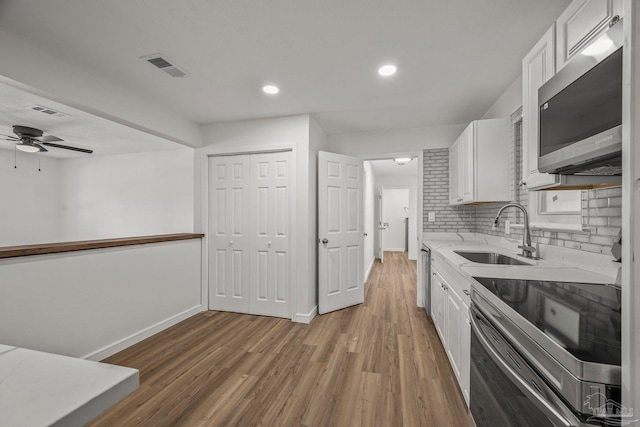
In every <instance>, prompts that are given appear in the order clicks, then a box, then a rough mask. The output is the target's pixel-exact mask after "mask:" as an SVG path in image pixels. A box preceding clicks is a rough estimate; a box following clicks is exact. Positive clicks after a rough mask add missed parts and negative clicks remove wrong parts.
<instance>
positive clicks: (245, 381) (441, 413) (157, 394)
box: [89, 252, 473, 427]
mask: <svg viewBox="0 0 640 427" xmlns="http://www.w3.org/2000/svg"><path fill="white" fill-rule="evenodd" d="M415 282H416V263H415V261H409V260H408V259H407V254H406V253H402V252H387V253H385V263H384V264H380V263H379V262H378V261H376V263H375V264H374V267H373V269H372V271H371V274H370V276H369V279H368V281H367V282H366V284H365V303H364V304H362V305H359V306H355V307H350V308H347V309H344V310H340V311H337V312H333V313H330V314H326V315H323V316H317V317H316V318H315V319H314V320H313V321H312V323H311V324H310V325H303V324H297V323H293V322H290V321H289V320H284V319H276V318H268V317H258V316H250V315H244V314H236V313H224V312H204V313H200V314H198V315H196V316H193V317H191V318H190V319H187V320H185V321H183V322H181V323H179V324H178V325H175V326H174V327H172V328H170V329H167V330H165V331H163V332H161V333H159V334H157V335H155V336H153V337H151V338H148V339H147V340H145V341H142V342H141V343H139V344H137V345H135V346H132V347H130V348H128V349H126V350H124V351H122V352H120V353H118V354H116V355H114V356H112V357H110V358H108V359H106V360H105V362H108V363H113V364H117V365H123V366H129V367H134V368H137V369H139V370H140V387H139V389H138V390H136V391H135V392H134V393H132V394H131V395H130V396H129V397H127V398H126V399H124V400H123V401H121V402H120V403H119V404H118V405H116V406H114V407H113V408H111V409H110V410H109V411H107V412H105V413H104V414H103V415H102V416H100V417H99V418H97V419H96V420H94V421H93V422H92V423H90V424H89V425H91V426H134V425H136V426H229V425H237V426H250V425H264V426H349V427H351V426H403V425H404V426H451V427H457V426H473V421H472V420H471V417H470V415H469V413H468V411H467V409H466V405H465V404H464V401H463V398H462V394H461V393H460V391H459V389H458V387H457V383H456V380H455V377H454V375H453V372H452V370H451V368H450V367H449V364H448V361H447V357H446V355H445V353H444V350H443V348H442V345H441V343H440V340H439V338H438V336H437V333H436V331H435V328H434V326H433V323H432V321H431V319H429V318H428V317H427V316H426V314H425V312H424V310H423V309H421V308H418V307H416V305H415V301H416V293H415Z"/></svg>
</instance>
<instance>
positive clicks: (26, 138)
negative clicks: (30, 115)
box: [5, 126, 93, 154]
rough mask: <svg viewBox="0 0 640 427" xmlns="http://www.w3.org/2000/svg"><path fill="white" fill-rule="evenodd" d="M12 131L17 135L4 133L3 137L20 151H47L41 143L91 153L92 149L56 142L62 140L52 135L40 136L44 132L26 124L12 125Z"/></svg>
mask: <svg viewBox="0 0 640 427" xmlns="http://www.w3.org/2000/svg"><path fill="white" fill-rule="evenodd" d="M13 133H15V134H16V135H17V137H15V136H9V135H5V139H6V140H7V141H13V142H15V143H16V148H17V149H18V150H20V151H24V152H25V153H44V152H47V151H49V150H47V149H46V148H44V147H43V145H46V146H49V147H54V148H61V149H63V150H71V151H78V152H81V153H86V154H91V153H93V150H89V149H86V148H79V147H72V146H70V145H61V144H57V142H62V141H64V140H63V139H62V138H58V137H57V136H53V135H47V136H42V135H43V134H44V132H42V130H40V129H36V128H32V127H28V126H13Z"/></svg>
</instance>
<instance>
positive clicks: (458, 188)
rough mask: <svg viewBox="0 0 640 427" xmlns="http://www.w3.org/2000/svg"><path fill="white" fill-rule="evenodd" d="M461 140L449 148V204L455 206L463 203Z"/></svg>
mask: <svg viewBox="0 0 640 427" xmlns="http://www.w3.org/2000/svg"><path fill="white" fill-rule="evenodd" d="M459 157H460V138H458V139H457V140H456V141H455V142H454V143H453V144H452V145H451V147H449V204H450V205H455V204H458V203H460V202H461V201H462V185H461V182H462V180H461V179H460V172H461V167H460V166H458V165H459V163H460V161H459Z"/></svg>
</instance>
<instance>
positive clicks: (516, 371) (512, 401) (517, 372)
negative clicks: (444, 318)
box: [470, 306, 585, 427]
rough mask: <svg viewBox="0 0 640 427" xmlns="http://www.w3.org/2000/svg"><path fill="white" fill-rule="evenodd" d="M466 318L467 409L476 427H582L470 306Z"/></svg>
mask: <svg viewBox="0 0 640 427" xmlns="http://www.w3.org/2000/svg"><path fill="white" fill-rule="evenodd" d="M470 318H471V325H472V327H471V384H470V404H471V413H472V415H473V419H474V421H475V423H476V426H477V427H512V426H519V427H547V426H549V427H553V426H580V425H585V424H581V423H580V420H579V419H578V418H577V417H576V416H575V415H574V414H573V413H572V412H571V411H570V410H569V408H568V407H567V406H566V405H564V404H563V403H562V402H561V401H560V399H559V398H558V397H557V396H556V395H555V394H553V393H552V392H551V389H550V388H549V387H548V386H547V385H546V384H545V383H544V381H543V380H542V379H541V378H540V377H539V375H538V374H537V373H536V372H535V371H533V369H532V368H531V367H530V366H529V365H528V363H527V362H525V361H524V359H522V357H521V356H519V354H518V353H517V352H516V351H515V349H513V347H512V346H511V345H510V344H509V343H508V342H507V341H506V340H505V338H504V337H503V336H502V335H501V334H500V333H499V332H498V331H497V330H496V329H495V328H494V327H493V325H491V323H490V322H489V320H487V319H486V318H485V317H484V316H483V315H482V313H480V312H479V311H478V310H477V308H475V307H473V306H472V308H471V310H470Z"/></svg>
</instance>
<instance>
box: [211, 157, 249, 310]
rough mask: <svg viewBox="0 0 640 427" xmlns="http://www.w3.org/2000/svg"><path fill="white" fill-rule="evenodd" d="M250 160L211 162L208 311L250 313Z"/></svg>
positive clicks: (233, 159)
mask: <svg viewBox="0 0 640 427" xmlns="http://www.w3.org/2000/svg"><path fill="white" fill-rule="evenodd" d="M249 168H250V164H249V156H226V157H211V158H209V309H211V310H224V311H235V312H239V313H249V259H250V257H249V252H250V250H251V232H250V230H249V225H250V221H249V214H250V210H249V203H250V196H249V182H250V171H249Z"/></svg>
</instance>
